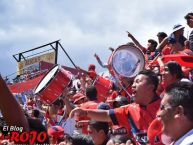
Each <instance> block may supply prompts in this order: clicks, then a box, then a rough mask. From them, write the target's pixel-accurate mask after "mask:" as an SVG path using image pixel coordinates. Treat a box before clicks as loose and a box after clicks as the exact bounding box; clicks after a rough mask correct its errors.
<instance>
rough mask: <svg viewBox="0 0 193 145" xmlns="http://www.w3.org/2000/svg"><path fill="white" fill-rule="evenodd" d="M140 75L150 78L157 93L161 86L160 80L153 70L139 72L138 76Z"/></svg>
mask: <svg viewBox="0 0 193 145" xmlns="http://www.w3.org/2000/svg"><path fill="white" fill-rule="evenodd" d="M140 74H142V75H145V76H147V77H148V78H149V81H150V82H151V83H152V84H153V85H154V86H155V88H154V91H156V90H157V87H158V84H159V79H158V76H157V75H156V73H155V72H153V71H152V70H142V71H140V72H139V74H138V75H140Z"/></svg>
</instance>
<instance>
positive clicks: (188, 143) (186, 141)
mask: <svg viewBox="0 0 193 145" xmlns="http://www.w3.org/2000/svg"><path fill="white" fill-rule="evenodd" d="M173 145H193V129H191V130H190V131H189V132H188V133H186V134H185V135H184V136H182V137H181V138H180V139H178V140H177V141H176V142H175V143H174V144H173Z"/></svg>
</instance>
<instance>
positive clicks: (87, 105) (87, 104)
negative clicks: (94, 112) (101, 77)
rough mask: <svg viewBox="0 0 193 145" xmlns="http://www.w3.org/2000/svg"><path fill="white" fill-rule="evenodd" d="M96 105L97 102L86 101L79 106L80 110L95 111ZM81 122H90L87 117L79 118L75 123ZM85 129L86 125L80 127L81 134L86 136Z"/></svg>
mask: <svg viewBox="0 0 193 145" xmlns="http://www.w3.org/2000/svg"><path fill="white" fill-rule="evenodd" d="M98 104H99V102H98V101H87V102H85V103H83V104H81V106H80V108H82V109H97V106H98ZM81 120H90V118H89V117H80V118H79V119H78V120H77V121H81ZM87 127H88V125H83V126H82V133H83V134H88V132H87Z"/></svg>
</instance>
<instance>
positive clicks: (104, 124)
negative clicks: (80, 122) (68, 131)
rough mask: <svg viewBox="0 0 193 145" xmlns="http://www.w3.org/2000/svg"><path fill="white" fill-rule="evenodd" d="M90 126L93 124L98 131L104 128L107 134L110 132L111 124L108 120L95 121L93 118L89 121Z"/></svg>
mask: <svg viewBox="0 0 193 145" xmlns="http://www.w3.org/2000/svg"><path fill="white" fill-rule="evenodd" d="M88 124H89V126H92V127H93V128H94V129H95V130H96V131H97V132H99V131H100V130H103V131H104V133H105V134H108V132H109V124H108V122H100V121H95V120H91V121H89V123H88Z"/></svg>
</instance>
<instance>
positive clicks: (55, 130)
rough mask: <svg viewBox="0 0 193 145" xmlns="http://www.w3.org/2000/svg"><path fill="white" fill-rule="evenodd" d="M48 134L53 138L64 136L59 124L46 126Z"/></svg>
mask: <svg viewBox="0 0 193 145" xmlns="http://www.w3.org/2000/svg"><path fill="white" fill-rule="evenodd" d="M48 135H49V136H50V137H53V138H62V137H64V128H62V127H61V126H51V127H49V128H48Z"/></svg>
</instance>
